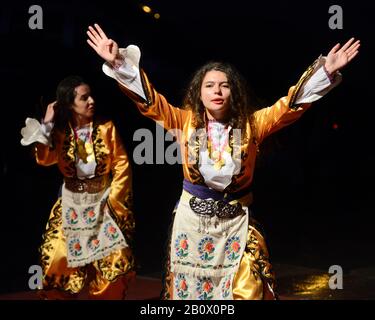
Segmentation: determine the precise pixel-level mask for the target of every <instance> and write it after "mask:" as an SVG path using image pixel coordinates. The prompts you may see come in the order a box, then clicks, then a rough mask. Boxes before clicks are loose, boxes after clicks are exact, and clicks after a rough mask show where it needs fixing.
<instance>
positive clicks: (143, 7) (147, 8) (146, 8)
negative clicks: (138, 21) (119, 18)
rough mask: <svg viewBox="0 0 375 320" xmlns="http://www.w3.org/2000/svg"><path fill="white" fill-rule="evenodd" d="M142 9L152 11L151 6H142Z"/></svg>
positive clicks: (147, 11)
mask: <svg viewBox="0 0 375 320" xmlns="http://www.w3.org/2000/svg"><path fill="white" fill-rule="evenodd" d="M142 10H143V11H144V12H146V13H150V12H151V11H152V10H151V8H150V7H149V6H142Z"/></svg>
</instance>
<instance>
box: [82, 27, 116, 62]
mask: <svg viewBox="0 0 375 320" xmlns="http://www.w3.org/2000/svg"><path fill="white" fill-rule="evenodd" d="M94 26H95V28H93V27H92V26H89V30H88V31H87V35H88V36H89V38H90V39H87V43H88V44H89V45H90V46H91V47H92V48H93V49H94V50H95V51H96V53H97V54H98V55H99V56H101V57H102V58H103V59H104V60H105V61H107V62H109V63H114V62H115V60H116V58H117V57H118V54H119V49H118V45H117V43H116V42H115V41H113V40H112V39H108V38H107V36H106V34H105V33H104V31H103V30H102V28H100V26H99V25H98V24H94Z"/></svg>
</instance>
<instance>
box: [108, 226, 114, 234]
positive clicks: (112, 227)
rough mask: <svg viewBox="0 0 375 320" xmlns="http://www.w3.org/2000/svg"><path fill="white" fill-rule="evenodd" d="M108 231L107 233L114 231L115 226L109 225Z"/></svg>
mask: <svg viewBox="0 0 375 320" xmlns="http://www.w3.org/2000/svg"><path fill="white" fill-rule="evenodd" d="M108 232H109V233H112V234H113V233H116V228H115V227H114V226H110V227H109V228H108Z"/></svg>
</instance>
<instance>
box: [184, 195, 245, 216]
mask: <svg viewBox="0 0 375 320" xmlns="http://www.w3.org/2000/svg"><path fill="white" fill-rule="evenodd" d="M189 205H190V208H191V210H193V211H194V213H196V214H198V215H205V216H209V217H213V216H215V215H216V216H217V217H218V218H222V219H228V218H234V217H236V216H238V215H239V214H241V213H242V212H243V210H242V206H241V204H240V203H236V205H231V204H229V203H227V202H225V201H223V200H218V201H215V200H212V199H197V197H192V198H191V199H190V200H189Z"/></svg>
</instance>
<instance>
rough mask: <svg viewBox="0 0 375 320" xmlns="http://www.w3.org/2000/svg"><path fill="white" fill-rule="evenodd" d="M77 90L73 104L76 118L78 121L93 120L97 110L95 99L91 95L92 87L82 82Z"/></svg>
mask: <svg viewBox="0 0 375 320" xmlns="http://www.w3.org/2000/svg"><path fill="white" fill-rule="evenodd" d="M75 91H76V96H75V98H74V103H73V105H72V110H73V117H74V119H75V120H76V122H77V123H80V122H87V121H91V120H92V117H93V116H94V112H95V101H94V99H93V98H92V97H91V91H90V87H89V86H88V85H87V84H81V85H79V86H78V87H76V88H75Z"/></svg>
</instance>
